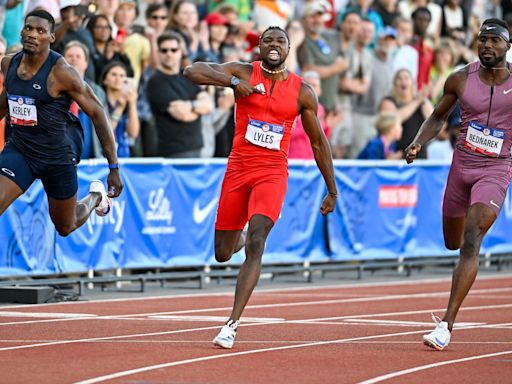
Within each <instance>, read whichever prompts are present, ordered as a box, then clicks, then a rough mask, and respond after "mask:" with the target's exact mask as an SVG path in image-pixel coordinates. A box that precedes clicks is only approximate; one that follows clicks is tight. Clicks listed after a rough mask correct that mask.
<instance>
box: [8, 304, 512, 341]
mask: <svg viewBox="0 0 512 384" xmlns="http://www.w3.org/2000/svg"><path fill="white" fill-rule="evenodd" d="M502 307H505V308H509V307H512V304H506V305H503V306H497V305H491V306H478V307H463V308H461V309H460V310H461V311H470V310H486V309H496V308H502ZM439 311H442V309H426V310H421V311H406V312H391V313H373V314H367V315H361V314H359V315H351V316H340V317H335V318H312V319H303V320H284V321H276V322H271V323H253V324H241V325H240V327H248V326H258V325H269V324H285V323H287V324H308V323H311V324H314V323H315V322H324V321H325V320H329V319H336V320H339V319H345V318H363V317H379V316H390V315H393V316H399V315H402V314H411V313H412V314H416V313H431V312H439ZM95 319H96V318H95ZM98 319H100V317H98ZM324 324H325V323H324ZM335 325H339V324H337V323H335ZM509 325H512V323H507V324H505V326H509ZM500 326H501V327H503V324H501V325H500ZM481 327H482V328H484V327H485V328H488V327H494V326H493V325H487V326H481ZM218 328H219V327H218V326H217V325H216V326H211V327H201V328H189V329H181V330H180V329H179V330H173V331H162V332H153V333H142V334H129V335H118V336H109V337H95V338H86V339H73V340H62V341H56V342H51V343H36V344H29V345H17V346H12V347H3V348H0V351H11V350H16V349H27V348H36V347H46V346H51V345H61V344H72V343H84V342H89V341H97V340H115V339H124V338H132V337H133V338H135V337H143V336H162V335H169V334H176V333H186V332H195V331H205V330H212V329H218ZM469 328H471V327H469ZM465 329H467V328H465ZM415 332H420V333H421V332H425V331H415Z"/></svg>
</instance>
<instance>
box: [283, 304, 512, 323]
mask: <svg viewBox="0 0 512 384" xmlns="http://www.w3.org/2000/svg"><path fill="white" fill-rule="evenodd" d="M508 308H512V304H496V305H478V306H474V307H462V308H460V310H459V311H479V310H481V309H508ZM445 310H446V308H438V309H421V310H417V311H403V312H386V313H370V314H366V315H349V316H335V317H322V318H320V319H314V320H289V321H288V322H290V323H291V322H295V323H299V324H300V323H307V322H308V321H329V320H344V319H358V318H369V317H382V316H405V315H420V314H423V313H431V312H441V311H445ZM431 324H433V323H431Z"/></svg>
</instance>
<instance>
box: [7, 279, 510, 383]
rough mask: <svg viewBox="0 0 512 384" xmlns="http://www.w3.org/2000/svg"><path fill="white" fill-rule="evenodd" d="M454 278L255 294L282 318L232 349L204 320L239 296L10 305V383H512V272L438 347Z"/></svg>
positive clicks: (255, 307) (257, 310) (488, 286)
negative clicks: (437, 329) (437, 321)
mask: <svg viewBox="0 0 512 384" xmlns="http://www.w3.org/2000/svg"><path fill="white" fill-rule="evenodd" d="M449 286H450V285H449V281H447V280H445V281H442V282H421V283H411V282H406V283H395V284H369V285H363V286H361V285H359V286H348V287H347V286H345V287H343V286H337V287H327V288H311V287H304V286H302V287H301V288H300V289H287V290H274V291H260V292H256V293H255V294H254V295H253V297H252V299H251V301H250V303H249V306H248V307H247V309H246V311H245V313H244V315H245V316H246V317H251V318H273V319H274V321H273V322H271V323H268V322H267V323H261V322H259V323H256V322H251V321H245V322H243V323H242V325H241V326H240V328H239V331H238V335H237V341H236V343H235V347H234V348H233V349H232V350H222V349H217V348H214V347H213V346H212V345H211V339H212V338H213V337H214V336H215V334H216V333H217V331H218V329H219V327H220V325H221V323H220V322H219V321H217V320H215V319H208V318H205V317H206V316H215V317H217V316H220V317H222V318H224V317H225V316H226V315H227V314H229V309H230V307H231V304H232V296H231V295H230V294H226V295H219V294H217V295H191V296H186V297H184V296H177V297H169V298H158V299H157V298H149V299H148V298H144V299H143V300H137V299H136V300H118V301H103V302H77V303H65V304H52V305H40V306H30V307H28V306H23V307H22V306H16V307H3V308H1V309H0V365H1V366H2V368H3V369H2V374H1V379H0V382H1V383H52V384H55V383H76V382H80V383H97V382H98V383H99V382H102V383H103V382H108V383H180V384H191V383H219V384H226V383H233V384H234V383H236V384H240V383H293V384H295V383H308V384H310V383H322V384H327V383H336V384H338V383H361V382H364V383H377V382H386V383H426V382H435V383H436V384H438V383H494V384H498V383H507V382H508V383H510V382H512V277H511V276H504V277H499V278H492V279H483V278H481V279H479V280H478V281H477V283H476V284H475V286H474V287H473V290H472V291H471V293H470V296H469V297H468V298H467V300H466V302H465V303H464V306H463V308H462V310H461V312H460V314H459V318H458V322H459V324H460V323H463V322H464V323H478V324H476V325H469V326H468V327H467V328H466V329H456V330H455V332H454V333H453V335H452V343H451V344H450V346H449V347H448V348H447V349H446V350H445V351H442V352H438V351H434V350H431V349H428V348H426V347H424V346H423V345H422V344H421V341H420V340H421V335H422V334H424V333H426V332H428V331H430V330H431V329H432V328H433V325H432V324H430V312H437V313H438V314H439V315H442V313H443V311H444V307H445V306H446V302H447V298H448V290H449ZM70 314H71V315H70ZM80 314H82V315H83V316H78V315H80ZM23 315H24V316H23ZM159 316H160V317H159ZM165 316H167V318H165ZM168 316H179V317H178V318H175V319H169V318H168ZM190 316H195V317H197V318H195V319H190ZM276 319H282V320H276Z"/></svg>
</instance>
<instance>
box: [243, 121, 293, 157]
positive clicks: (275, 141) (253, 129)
mask: <svg viewBox="0 0 512 384" xmlns="http://www.w3.org/2000/svg"><path fill="white" fill-rule="evenodd" d="M283 134H284V127H283V126H282V125H277V124H269V123H265V122H263V121H258V120H254V119H249V123H248V124H247V132H246V133H245V139H246V140H247V141H249V142H251V143H253V144H254V145H257V146H259V147H264V148H268V149H273V150H276V151H279V150H280V149H281V140H282V139H283Z"/></svg>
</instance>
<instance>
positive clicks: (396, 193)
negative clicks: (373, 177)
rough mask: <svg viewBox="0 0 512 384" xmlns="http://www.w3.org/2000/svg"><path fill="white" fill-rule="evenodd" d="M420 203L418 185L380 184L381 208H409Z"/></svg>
mask: <svg viewBox="0 0 512 384" xmlns="http://www.w3.org/2000/svg"><path fill="white" fill-rule="evenodd" d="M417 204H418V187H417V186H416V185H402V186H399V187H395V186H380V187H379V207H380V208H407V207H416V205H417Z"/></svg>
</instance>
